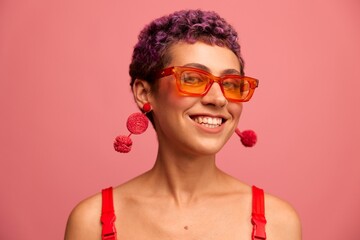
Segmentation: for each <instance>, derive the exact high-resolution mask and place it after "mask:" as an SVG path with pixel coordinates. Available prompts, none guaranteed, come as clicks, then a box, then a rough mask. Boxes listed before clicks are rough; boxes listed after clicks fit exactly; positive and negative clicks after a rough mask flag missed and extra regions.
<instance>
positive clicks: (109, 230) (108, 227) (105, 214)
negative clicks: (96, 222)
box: [101, 187, 116, 240]
mask: <svg viewBox="0 0 360 240" xmlns="http://www.w3.org/2000/svg"><path fill="white" fill-rule="evenodd" d="M101 193H102V210H101V223H102V232H101V239H102V240H116V228H115V225H114V222H115V219H116V217H115V213H114V203H113V189H112V187H109V188H106V189H103V190H102V192H101Z"/></svg>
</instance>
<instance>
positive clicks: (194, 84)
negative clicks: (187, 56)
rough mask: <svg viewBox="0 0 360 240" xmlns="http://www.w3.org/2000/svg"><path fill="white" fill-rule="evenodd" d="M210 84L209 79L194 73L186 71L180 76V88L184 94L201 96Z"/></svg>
mask: <svg viewBox="0 0 360 240" xmlns="http://www.w3.org/2000/svg"><path fill="white" fill-rule="evenodd" d="M208 82H209V79H208V77H207V76H206V75H204V74H201V73H198V72H192V71H184V72H182V74H181V76H180V86H179V87H180V90H181V91H182V92H184V93H190V94H199V95H201V94H203V93H204V92H205V89H206V86H207V84H208Z"/></svg>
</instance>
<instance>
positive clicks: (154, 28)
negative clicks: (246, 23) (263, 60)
mask: <svg viewBox="0 0 360 240" xmlns="http://www.w3.org/2000/svg"><path fill="white" fill-rule="evenodd" d="M138 39H139V41H138V43H137V44H136V45H135V47H134V52H133V56H132V61H131V64H130V70H129V73H130V76H131V83H130V85H131V86H132V85H133V84H134V81H135V79H137V78H138V79H143V80H146V81H148V82H149V83H150V84H152V85H153V83H154V81H155V74H156V73H157V72H158V71H161V69H163V68H164V67H165V66H166V65H167V64H168V63H169V62H170V61H171V59H170V57H171V56H169V54H168V53H167V52H168V51H167V50H168V49H169V47H170V46H172V45H173V44H175V43H177V42H180V41H183V42H187V43H195V42H196V41H202V42H205V43H207V44H210V45H218V46H220V47H227V48H229V49H230V50H231V51H233V52H234V53H235V54H236V56H237V57H238V59H239V62H240V72H241V74H242V75H243V74H244V61H243V59H242V58H241V54H240V45H239V43H238V42H237V33H236V31H235V30H234V29H233V27H232V26H231V25H230V24H228V23H227V22H226V21H225V20H224V19H223V18H221V17H220V16H219V15H218V14H217V13H215V12H212V11H202V10H182V11H178V12H174V13H172V14H170V15H168V16H163V17H161V18H158V19H155V20H154V21H152V22H151V23H150V24H149V25H147V26H145V28H144V29H143V30H142V31H141V32H140V34H139V37H138Z"/></svg>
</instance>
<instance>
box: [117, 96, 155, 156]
mask: <svg viewBox="0 0 360 240" xmlns="http://www.w3.org/2000/svg"><path fill="white" fill-rule="evenodd" d="M143 111H144V113H140V112H138V113H133V114H131V115H130V116H129V117H128V119H127V122H126V127H127V129H128V130H129V132H130V134H129V135H128V136H124V135H120V136H117V137H116V138H115V142H114V149H115V151H117V152H121V153H128V152H130V150H131V146H132V141H131V138H130V136H131V135H132V134H136V135H137V134H141V133H143V132H145V131H146V129H147V128H148V125H149V119H148V118H147V117H146V114H147V113H149V112H150V111H151V105H150V103H145V104H144V106H143Z"/></svg>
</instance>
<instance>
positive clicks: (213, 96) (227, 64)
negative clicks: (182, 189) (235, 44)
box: [149, 42, 242, 155]
mask: <svg viewBox="0 0 360 240" xmlns="http://www.w3.org/2000/svg"><path fill="white" fill-rule="evenodd" d="M169 51H170V56H171V62H170V63H169V65H168V66H166V67H169V66H190V67H195V68H200V69H203V70H206V71H208V72H210V73H211V74H213V75H214V76H222V75H224V74H239V72H240V64H239V60H238V58H237V57H236V55H235V54H234V53H233V52H232V51H231V50H229V49H228V48H225V47H219V46H211V45H208V44H205V43H202V42H196V43H194V44H188V43H177V44H175V45H173V46H172V47H171V48H170V49H169ZM158 81H159V82H158V89H157V91H156V92H154V93H153V94H152V95H151V97H150V99H149V100H150V103H151V105H152V108H153V116H154V121H155V126H156V132H157V135H158V139H159V144H160V148H162V147H164V148H167V149H173V150H175V151H179V153H180V152H181V153H185V154H186V153H187V154H192V155H213V154H215V153H217V152H218V151H219V150H220V149H221V148H222V147H223V146H224V144H225V143H226V142H227V140H228V139H229V138H230V136H231V135H232V134H233V132H234V131H235V128H236V127H237V124H238V121H239V117H240V114H241V110H242V104H241V103H239V102H228V101H227V100H226V98H225V97H224V95H223V93H222V91H221V88H220V86H219V84H218V83H214V84H213V85H212V86H211V88H210V90H209V91H208V92H207V94H206V95H204V96H200V97H199V96H197V97H194V96H186V95H184V94H181V93H179V91H178V90H177V87H176V81H175V78H174V76H173V75H170V76H167V77H163V78H161V79H159V80H158Z"/></svg>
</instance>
